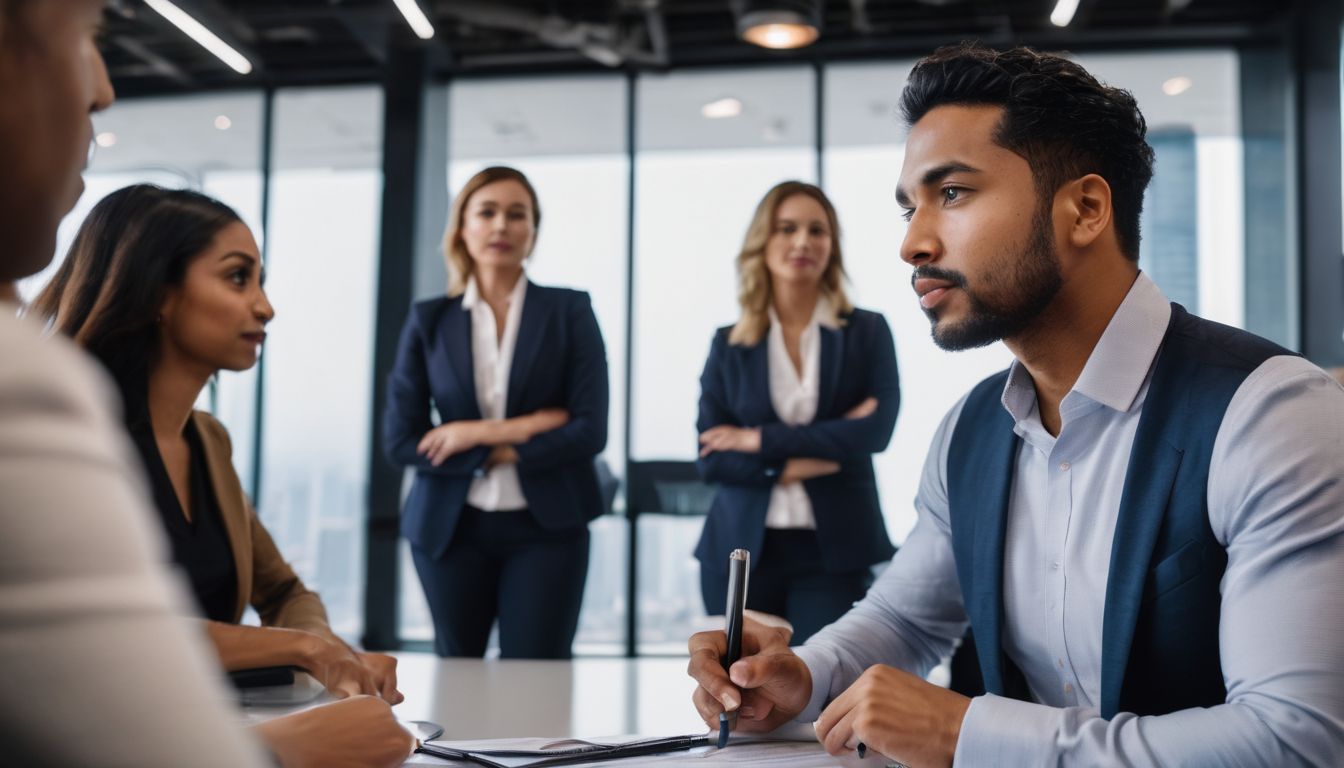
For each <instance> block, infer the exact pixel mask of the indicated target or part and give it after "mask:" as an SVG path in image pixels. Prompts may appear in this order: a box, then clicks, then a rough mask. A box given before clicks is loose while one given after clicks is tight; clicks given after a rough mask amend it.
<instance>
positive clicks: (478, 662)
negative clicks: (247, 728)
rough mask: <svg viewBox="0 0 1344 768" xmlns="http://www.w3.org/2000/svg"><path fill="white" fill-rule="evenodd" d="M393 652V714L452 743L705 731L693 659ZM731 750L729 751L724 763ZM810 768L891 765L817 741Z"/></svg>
mask: <svg viewBox="0 0 1344 768" xmlns="http://www.w3.org/2000/svg"><path fill="white" fill-rule="evenodd" d="M394 655H395V656H396V657H397V660H398V663H397V679H398V687H399V688H400V689H401V692H402V693H403V694H404V695H405V696H406V700H405V701H404V702H402V703H401V704H399V705H397V707H396V708H395V710H394V711H395V712H396V714H397V717H398V718H400V719H401V720H404V721H409V720H428V721H431V722H434V723H438V724H439V725H441V726H443V729H444V733H443V736H441V737H440V738H441V739H445V740H475V739H494V738H518V737H547V738H601V737H608V736H622V735H639V736H648V737H652V736H674V735H681V734H693V733H704V732H705V731H706V728H705V725H704V723H703V722H701V720H700V718H699V716H698V715H697V714H696V711H695V708H694V706H692V705H691V692H692V691H693V690H694V689H695V682H694V681H693V680H691V678H690V677H688V676H687V675H686V659H685V658H639V659H623V658H584V659H575V660H573V661H535V660H501V659H492V660H483V659H440V658H438V657H436V656H434V655H432V654H426V653H397V654H394ZM323 698H325V695H324V697H323ZM292 710H293V708H292V707H286V708H275V707H249V708H248V714H249V717H250V718H254V719H265V718H266V717H268V716H273V715H276V714H282V713H283V712H286V711H292ZM731 752H732V750H731V749H730V750H725V751H724V752H723V753H722V755H723V758H721V759H727V758H728V757H729V756H730V753H731ZM874 757H875V756H874ZM659 762H660V764H661V761H659ZM687 762H688V763H692V764H699V765H706V764H707V763H708V762H714V763H718V762H719V761H718V760H715V761H706V760H703V759H694V760H692V759H688V760H687ZM621 764H622V765H630V762H629V761H626V762H624V763H621ZM756 764H759V765H765V763H756ZM789 764H790V765H799V763H798V762H796V761H791V762H790V763H789ZM806 764H807V765H816V766H836V765H844V766H864V767H865V768H882V766H884V765H885V764H886V763H885V762H884V761H883V760H882V759H881V758H880V757H876V759H873V758H872V757H870V758H869V759H867V760H858V759H857V758H856V757H854V756H850V757H849V758H846V759H838V758H832V757H830V756H829V755H827V754H826V753H825V751H824V750H823V749H822V748H821V745H819V744H818V745H816V755H815V761H812V760H808V761H806Z"/></svg>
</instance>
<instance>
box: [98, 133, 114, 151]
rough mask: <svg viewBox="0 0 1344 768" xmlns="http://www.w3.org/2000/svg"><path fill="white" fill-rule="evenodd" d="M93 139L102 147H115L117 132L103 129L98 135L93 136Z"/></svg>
mask: <svg viewBox="0 0 1344 768" xmlns="http://www.w3.org/2000/svg"><path fill="white" fill-rule="evenodd" d="M94 141H95V142H97V144H98V146H100V147H102V148H103V149H107V148H108V147H115V146H116V145H117V134H115V133H112V132H111V131H103V132H102V133H100V134H98V137H97V138H95V139H94Z"/></svg>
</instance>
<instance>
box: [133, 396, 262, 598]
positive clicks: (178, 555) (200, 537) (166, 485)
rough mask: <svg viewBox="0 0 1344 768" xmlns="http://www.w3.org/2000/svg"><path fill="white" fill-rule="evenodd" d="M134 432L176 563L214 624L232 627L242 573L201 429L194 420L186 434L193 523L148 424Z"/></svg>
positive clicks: (189, 421) (142, 423)
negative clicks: (229, 534) (211, 471)
mask: <svg viewBox="0 0 1344 768" xmlns="http://www.w3.org/2000/svg"><path fill="white" fill-rule="evenodd" d="M128 427H129V431H130V433H131V437H132V439H133V440H134V441H135V447H136V448H137V449H139V451H140V458H141V459H142V460H143V462H144V465H145V470H146V472H148V475H149V481H150V485H151V486H152V488H153V491H154V506H155V507H157V508H158V510H159V517H160V518H161V520H162V521H163V527H164V531H165V532H166V533H167V534H168V540H169V542H171V544H172V552H173V561H174V562H175V563H177V564H178V565H179V566H181V568H182V569H183V571H185V573H186V575H187V578H188V580H189V581H190V584H191V591H192V594H193V595H194V596H195V598H196V604H197V607H198V609H199V610H200V612H201V615H202V616H203V617H204V618H207V619H211V620H213V621H224V622H230V623H232V622H233V612H234V606H235V604H236V602H237V599H238V573H237V567H236V566H235V565H234V561H233V547H232V546H231V545H230V544H229V537H228V533H227V531H225V529H224V519H223V517H222V516H221V514H220V511H219V499H218V498H217V497H216V496H215V491H214V487H213V486H212V485H211V483H210V469H209V466H208V465H207V464H206V461H205V451H204V449H203V448H202V447H201V437H200V435H199V434H197V432H196V426H195V424H193V423H192V422H191V420H188V421H187V429H186V434H185V436H186V438H187V446H188V449H189V451H190V453H191V460H190V463H189V469H188V473H189V479H188V481H187V482H188V483H189V484H190V487H191V519H190V520H188V519H187V517H186V515H184V514H182V505H181V503H180V502H179V501H178V498H177V492H176V491H175V490H173V482H172V480H171V479H170V478H169V477H168V468H167V467H166V466H164V463H163V456H162V455H160V454H159V446H158V443H156V442H155V441H154V430H153V428H152V427H151V426H150V425H149V423H148V419H145V420H144V421H141V422H139V423H136V424H130V425H128Z"/></svg>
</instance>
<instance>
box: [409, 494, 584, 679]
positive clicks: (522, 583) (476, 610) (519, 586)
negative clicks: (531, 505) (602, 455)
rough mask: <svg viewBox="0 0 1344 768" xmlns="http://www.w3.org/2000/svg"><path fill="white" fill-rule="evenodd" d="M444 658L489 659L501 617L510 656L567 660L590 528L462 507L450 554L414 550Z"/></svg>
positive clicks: (504, 652)
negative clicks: (548, 525)
mask: <svg viewBox="0 0 1344 768" xmlns="http://www.w3.org/2000/svg"><path fill="white" fill-rule="evenodd" d="M411 555H412V557H413V558H414V560H415V569H416V571H417V572H418V573H419V574H420V583H421V585H422V586H424V589H425V598H426V599H427V601H428V602H429V612H430V615H431V616H432V617H433V619H434V650H435V651H436V652H437V653H438V654H439V655H440V656H476V657H480V656H484V655H485V646H486V643H488V642H489V640H490V628H491V626H492V625H493V624H494V622H495V619H496V618H498V619H499V650H500V656H502V657H504V658H519V659H568V658H570V657H571V656H572V655H573V651H572V648H571V646H572V645H573V643H574V632H575V630H576V629H577V628H578V625H579V607H580V605H581V604H582V603H583V583H584V580H585V579H586V578H587V576H588V528H587V527H586V526H584V527H581V528H574V529H570V530H563V531H551V530H547V529H545V528H542V527H541V526H540V525H538V524H537V521H536V520H534V519H533V518H532V515H531V514H530V513H529V512H528V511H527V510H519V511H510V512H483V511H481V510H479V509H476V508H475V507H471V506H467V507H464V508H463V509H462V517H461V519H460V520H459V521H458V524H457V530H456V531H455V532H454V534H453V541H452V543H451V544H450V545H449V546H448V551H447V552H445V553H444V554H443V557H440V558H438V559H435V558H432V557H430V556H428V555H427V554H425V553H424V552H423V551H421V550H420V549H419V548H417V547H411Z"/></svg>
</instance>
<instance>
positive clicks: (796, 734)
mask: <svg viewBox="0 0 1344 768" xmlns="http://www.w3.org/2000/svg"><path fill="white" fill-rule="evenodd" d="M714 738H715V734H707V735H692V736H677V737H672V738H662V739H647V738H640V737H636V736H624V737H615V738H609V739H593V740H591V741H582V740H579V739H536V738H524V739H487V740H478V741H434V742H429V743H426V744H425V745H424V749H425V750H426V751H425V752H423V753H420V754H416V755H414V756H412V758H411V759H410V760H409V761H407V762H406V765H413V766H414V765H452V766H486V767H487V768H543V767H545V766H560V765H563V766H606V765H655V764H656V765H659V766H673V765H688V766H690V765H693V766H699V767H700V768H719V766H729V765H732V766H742V765H757V766H770V767H771V768H812V767H813V766H865V765H866V766H868V768H877V767H878V766H880V765H884V764H883V763H874V762H873V761H871V760H869V761H866V762H865V761H861V760H859V758H858V756H857V755H853V754H851V755H849V756H846V757H832V756H831V755H828V754H826V751H825V749H823V748H822V746H821V744H819V743H818V742H817V738H816V734H815V733H814V732H813V730H812V726H810V725H808V724H805V723H804V724H797V725H792V726H786V727H784V728H780V729H778V730H776V731H775V732H773V733H770V734H737V733H735V734H733V735H732V737H731V738H730V739H729V742H728V747H727V748H725V749H716V748H715V747H714ZM632 750H633V751H632Z"/></svg>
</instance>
